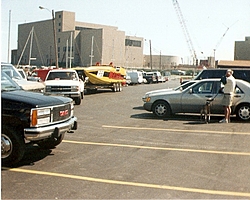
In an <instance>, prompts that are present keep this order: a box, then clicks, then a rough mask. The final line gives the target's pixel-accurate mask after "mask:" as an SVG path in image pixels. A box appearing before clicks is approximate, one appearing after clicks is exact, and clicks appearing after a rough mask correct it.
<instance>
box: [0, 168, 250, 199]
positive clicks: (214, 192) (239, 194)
mask: <svg viewBox="0 0 250 200" xmlns="http://www.w3.org/2000/svg"><path fill="white" fill-rule="evenodd" d="M2 169H5V170H9V171H13V172H20V173H29V174H36V175H38V174H39V175H45V176H54V177H60V178H70V179H76V180H83V181H91V182H98V183H106V184H115V185H126V186H135V187H146V188H153V189H163V190H174V191H182V192H192V193H201V194H211V195H225V196H234V197H250V193H244V192H233V191H220V190H207V189H198V188H186V187H177V186H168V185H157V184H149V183H136V182H127V181H117V180H109V179H101V178H93V177H86V176H78V175H71V174H62V173H55V172H44V171H37V170H28V169H20V168H6V167H2Z"/></svg>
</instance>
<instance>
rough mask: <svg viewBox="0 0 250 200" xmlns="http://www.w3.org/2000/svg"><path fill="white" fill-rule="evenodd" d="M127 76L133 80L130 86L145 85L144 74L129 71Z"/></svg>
mask: <svg viewBox="0 0 250 200" xmlns="http://www.w3.org/2000/svg"><path fill="white" fill-rule="evenodd" d="M127 74H128V75H129V76H130V78H131V83H130V84H141V83H143V74H142V72H139V71H127Z"/></svg>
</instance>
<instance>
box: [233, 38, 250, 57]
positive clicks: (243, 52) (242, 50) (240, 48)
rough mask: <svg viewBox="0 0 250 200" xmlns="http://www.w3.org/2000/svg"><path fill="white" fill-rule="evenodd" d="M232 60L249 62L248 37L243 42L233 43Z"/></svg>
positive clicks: (249, 44) (249, 39)
mask: <svg viewBox="0 0 250 200" xmlns="http://www.w3.org/2000/svg"><path fill="white" fill-rule="evenodd" d="M234 60H250V37H245V41H236V42H235V46H234Z"/></svg>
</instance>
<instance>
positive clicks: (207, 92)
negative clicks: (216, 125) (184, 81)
mask: <svg viewBox="0 0 250 200" xmlns="http://www.w3.org/2000/svg"><path fill="white" fill-rule="evenodd" d="M222 86H223V85H222V83H221V82H220V79H203V80H200V81H197V82H195V83H194V84H191V85H190V86H188V87H187V88H186V89H184V90H173V91H162V92H156V93H149V94H146V95H145V97H143V101H144V104H143V107H144V109H145V110H147V111H150V112H153V113H154V114H155V115H156V116H158V117H163V118H164V117H169V116H171V114H175V113H200V111H201V109H202V107H203V106H204V105H205V103H206V100H207V99H209V98H213V97H215V96H216V98H215V99H214V101H213V102H212V106H211V113H212V114H224V109H223V106H222V105H223V104H222V100H223V96H224V94H223V91H222V90H221V88H222ZM249 91H250V83H248V82H246V81H243V80H239V79H236V88H235V95H234V101H233V106H232V112H231V114H232V115H236V116H237V118H239V119H241V120H244V121H247V120H250V92H249Z"/></svg>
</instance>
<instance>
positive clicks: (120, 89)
mask: <svg viewBox="0 0 250 200" xmlns="http://www.w3.org/2000/svg"><path fill="white" fill-rule="evenodd" d="M118 85H119V86H118V87H119V92H121V91H122V83H118Z"/></svg>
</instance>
